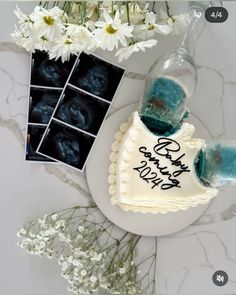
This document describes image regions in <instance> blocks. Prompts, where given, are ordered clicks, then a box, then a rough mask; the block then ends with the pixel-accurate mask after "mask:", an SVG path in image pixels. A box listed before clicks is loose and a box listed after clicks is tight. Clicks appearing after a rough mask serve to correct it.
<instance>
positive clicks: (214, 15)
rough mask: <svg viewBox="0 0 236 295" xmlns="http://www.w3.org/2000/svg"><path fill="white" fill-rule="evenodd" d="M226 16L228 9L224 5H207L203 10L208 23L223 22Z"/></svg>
mask: <svg viewBox="0 0 236 295" xmlns="http://www.w3.org/2000/svg"><path fill="white" fill-rule="evenodd" d="M228 16H229V14H228V11H227V9H226V8H224V7H209V8H207V10H206V11H205V18H206V20H207V21H208V22H210V23H223V22H225V21H226V20H227V18H228Z"/></svg>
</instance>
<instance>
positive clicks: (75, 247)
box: [17, 205, 142, 294]
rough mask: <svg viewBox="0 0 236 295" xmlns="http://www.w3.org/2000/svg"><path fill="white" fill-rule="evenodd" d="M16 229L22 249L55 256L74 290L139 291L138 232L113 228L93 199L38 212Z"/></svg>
mask: <svg viewBox="0 0 236 295" xmlns="http://www.w3.org/2000/svg"><path fill="white" fill-rule="evenodd" d="M17 235H18V237H19V243H18V245H19V246H20V247H22V248H25V249H26V251H27V252H28V253H30V254H36V255H40V256H47V257H48V258H55V259H56V260H57V261H58V263H59V265H60V266H61V275H62V276H63V277H64V278H65V279H66V280H67V281H68V290H70V291H71V292H73V293H75V294H94V293H97V292H102V293H105V294H137V293H140V292H141V284H142V280H138V279H137V275H138V273H139V269H138V267H137V265H136V263H135V262H134V260H135V249H136V247H137V244H138V243H139V241H140V239H141V237H140V236H138V235H134V234H131V233H128V232H124V231H123V230H121V229H118V228H117V227H116V226H115V225H114V224H113V223H111V222H110V221H109V220H108V219H106V218H105V217H104V216H103V215H102V214H101V213H100V211H99V210H98V208H97V207H96V206H95V205H90V206H87V207H82V206H76V207H73V208H69V209H66V210H62V211H60V212H56V213H52V214H50V215H44V216H43V218H39V219H37V220H33V221H31V222H29V223H28V224H27V225H26V226H25V227H23V228H22V229H21V230H20V231H19V232H18V234H17Z"/></svg>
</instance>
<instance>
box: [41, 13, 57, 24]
mask: <svg viewBox="0 0 236 295" xmlns="http://www.w3.org/2000/svg"><path fill="white" fill-rule="evenodd" d="M43 20H44V22H45V23H46V24H47V25H48V26H52V25H54V23H55V20H54V18H53V17H52V16H50V15H48V16H47V15H45V16H44V17H43Z"/></svg>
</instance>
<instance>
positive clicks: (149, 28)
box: [140, 12, 172, 39]
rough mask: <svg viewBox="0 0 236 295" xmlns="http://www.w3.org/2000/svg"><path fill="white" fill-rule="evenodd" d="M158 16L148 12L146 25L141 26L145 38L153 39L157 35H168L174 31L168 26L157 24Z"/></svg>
mask: <svg viewBox="0 0 236 295" xmlns="http://www.w3.org/2000/svg"><path fill="white" fill-rule="evenodd" d="M156 19H157V15H156V14H155V13H153V12H147V13H146V18H145V21H144V24H143V25H141V26H140V29H141V33H143V35H144V36H143V37H144V38H145V39H146V38H151V37H153V36H154V35H155V33H159V34H161V35H168V34H169V33H170V32H171V31H172V26H170V25H168V24H163V25H158V24H157V23H156Z"/></svg>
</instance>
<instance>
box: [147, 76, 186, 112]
mask: <svg viewBox="0 0 236 295" xmlns="http://www.w3.org/2000/svg"><path fill="white" fill-rule="evenodd" d="M147 99H148V100H151V101H152V102H154V103H155V101H160V104H162V103H163V106H164V107H165V108H166V109H169V110H172V111H176V110H177V109H178V108H179V106H180V105H181V104H182V103H183V102H184V99H185V92H184V90H183V88H182V87H181V86H180V85H179V84H177V83H176V82H175V81H174V80H172V79H168V78H163V77H162V78H158V79H156V80H155V81H154V82H153V84H152V85H151V87H150V89H149V91H148V93H147ZM157 104H158V103H157Z"/></svg>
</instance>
